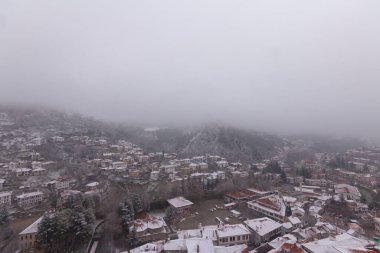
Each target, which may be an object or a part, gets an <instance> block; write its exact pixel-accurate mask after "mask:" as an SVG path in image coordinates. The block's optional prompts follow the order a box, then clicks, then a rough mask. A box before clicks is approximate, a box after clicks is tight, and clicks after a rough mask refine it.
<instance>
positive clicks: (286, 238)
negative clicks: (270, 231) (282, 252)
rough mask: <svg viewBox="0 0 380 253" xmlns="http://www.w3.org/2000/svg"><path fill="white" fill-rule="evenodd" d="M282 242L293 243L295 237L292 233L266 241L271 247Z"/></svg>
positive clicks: (277, 245) (275, 246) (278, 245)
mask: <svg viewBox="0 0 380 253" xmlns="http://www.w3.org/2000/svg"><path fill="white" fill-rule="evenodd" d="M284 242H292V243H295V242H297V238H296V237H295V236H294V235H292V234H286V235H283V236H281V237H277V238H275V239H273V240H272V241H270V242H268V244H269V245H270V246H271V247H273V248H275V249H276V248H278V247H280V246H281V245H282V244H283V243H284Z"/></svg>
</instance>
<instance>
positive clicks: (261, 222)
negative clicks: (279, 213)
mask: <svg viewBox="0 0 380 253" xmlns="http://www.w3.org/2000/svg"><path fill="white" fill-rule="evenodd" d="M244 223H245V224H246V225H247V226H248V227H249V228H250V229H252V230H253V231H255V232H256V233H257V234H259V235H260V236H264V235H266V234H268V233H270V232H272V231H273V230H276V229H278V228H281V226H282V224H281V223H278V222H277V221H274V220H272V219H270V218H268V217H265V218H259V219H253V220H247V221H244Z"/></svg>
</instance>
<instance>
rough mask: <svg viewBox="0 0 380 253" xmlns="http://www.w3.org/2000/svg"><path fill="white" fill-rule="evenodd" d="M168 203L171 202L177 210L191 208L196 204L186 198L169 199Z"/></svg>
mask: <svg viewBox="0 0 380 253" xmlns="http://www.w3.org/2000/svg"><path fill="white" fill-rule="evenodd" d="M167 201H168V202H169V204H170V205H172V206H174V207H175V208H179V207H185V206H191V205H193V204H194V203H193V202H191V201H190V200H188V199H185V198H184V197H176V198H172V199H168V200H167Z"/></svg>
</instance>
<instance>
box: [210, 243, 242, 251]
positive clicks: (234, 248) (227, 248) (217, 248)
mask: <svg viewBox="0 0 380 253" xmlns="http://www.w3.org/2000/svg"><path fill="white" fill-rule="evenodd" d="M247 248H248V246H247V245H246V244H238V245H233V246H215V247H214V252H215V253H240V252H245V251H244V250H246V249H247Z"/></svg>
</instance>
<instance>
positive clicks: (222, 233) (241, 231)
mask: <svg viewBox="0 0 380 253" xmlns="http://www.w3.org/2000/svg"><path fill="white" fill-rule="evenodd" d="M216 232H217V234H218V236H219V237H229V236H237V235H247V234H250V232H249V230H248V229H247V228H246V227H245V226H243V225H242V224H235V225H224V226H222V227H220V228H218V230H217V231H216Z"/></svg>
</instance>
